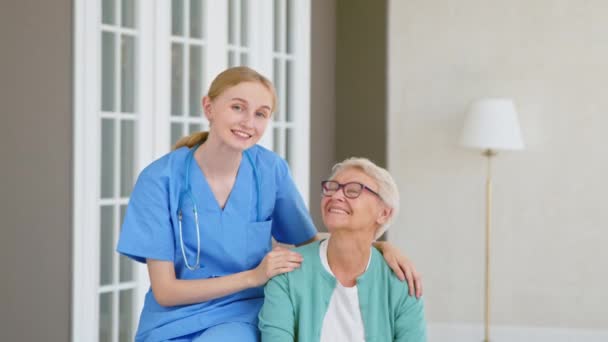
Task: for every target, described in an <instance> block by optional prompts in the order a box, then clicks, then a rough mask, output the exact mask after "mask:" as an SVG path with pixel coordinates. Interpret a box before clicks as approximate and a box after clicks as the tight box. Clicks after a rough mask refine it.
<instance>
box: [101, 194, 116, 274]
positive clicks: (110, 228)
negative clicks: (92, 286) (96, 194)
mask: <svg viewBox="0 0 608 342" xmlns="http://www.w3.org/2000/svg"><path fill="white" fill-rule="evenodd" d="M99 218H100V222H101V224H100V227H99V228H100V229H99V261H100V268H99V282H100V284H101V285H108V284H112V256H113V254H114V207H113V206H111V205H106V206H102V207H101V211H100V216H99Z"/></svg>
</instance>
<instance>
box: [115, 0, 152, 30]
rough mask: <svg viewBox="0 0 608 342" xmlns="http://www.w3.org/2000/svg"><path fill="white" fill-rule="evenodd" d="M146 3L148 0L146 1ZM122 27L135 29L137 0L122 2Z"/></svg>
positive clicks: (123, 0) (124, 0)
mask: <svg viewBox="0 0 608 342" xmlns="http://www.w3.org/2000/svg"><path fill="white" fill-rule="evenodd" d="M144 1H146V0H144ZM121 13H122V26H123V27H131V28H134V27H135V0H122V9H121Z"/></svg>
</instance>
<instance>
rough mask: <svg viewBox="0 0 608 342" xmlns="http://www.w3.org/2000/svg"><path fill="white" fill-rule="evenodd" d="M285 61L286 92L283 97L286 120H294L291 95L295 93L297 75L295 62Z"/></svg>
mask: <svg viewBox="0 0 608 342" xmlns="http://www.w3.org/2000/svg"><path fill="white" fill-rule="evenodd" d="M285 63H286V68H285V93H284V94H283V98H284V99H285V106H283V108H285V121H287V122H291V121H292V120H293V113H292V110H293V109H292V108H293V106H292V104H291V100H292V99H291V95H292V94H293V93H294V90H293V89H292V85H293V82H294V77H295V75H294V65H293V62H292V61H289V60H288V61H286V62H285Z"/></svg>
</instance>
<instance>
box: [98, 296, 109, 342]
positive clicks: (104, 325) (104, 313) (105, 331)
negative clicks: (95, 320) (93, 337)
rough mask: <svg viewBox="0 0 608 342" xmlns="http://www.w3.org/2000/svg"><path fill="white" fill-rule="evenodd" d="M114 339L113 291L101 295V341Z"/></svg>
mask: <svg viewBox="0 0 608 342" xmlns="http://www.w3.org/2000/svg"><path fill="white" fill-rule="evenodd" d="M106 341H107V342H111V341H112V293H102V294H100V295H99V342H106Z"/></svg>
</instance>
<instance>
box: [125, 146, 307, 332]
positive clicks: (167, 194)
mask: <svg viewBox="0 0 608 342" xmlns="http://www.w3.org/2000/svg"><path fill="white" fill-rule="evenodd" d="M189 152H190V149H188V148H185V147H183V148H180V149H178V150H176V151H173V152H171V153H169V154H167V155H165V156H164V157H162V158H160V159H158V160H157V161H155V162H153V163H152V164H150V165H149V166H148V167H146V168H145V169H144V170H143V171H142V173H141V174H140V176H139V178H138V180H137V183H136V185H135V188H134V189H133V192H132V195H131V199H130V201H129V206H128V209H127V213H126V216H125V220H124V223H123V227H122V231H121V235H120V239H119V242H118V247H117V250H118V252H120V253H122V254H123V255H126V256H128V257H130V258H132V259H134V260H136V261H139V262H145V260H146V259H155V260H165V261H172V262H173V263H174V265H175V273H176V277H177V278H178V279H205V278H213V277H220V276H225V275H229V274H234V273H238V272H242V271H245V270H249V269H252V268H255V267H256V266H257V265H258V264H259V263H260V261H261V260H262V258H263V257H264V256H265V254H266V253H267V252H268V251H269V250H270V247H271V236H273V237H274V238H275V239H276V240H277V241H279V242H283V243H289V244H300V243H302V242H305V241H307V240H310V239H311V238H312V237H314V235H315V234H316V229H315V227H314V225H313V223H312V220H311V218H310V215H309V214H308V211H307V209H306V206H305V204H304V201H303V199H302V197H301V195H300V194H299V192H298V191H297V189H296V187H295V184H294V182H293V179H292V178H291V176H290V173H289V169H288V167H287V163H286V162H285V161H284V160H283V159H281V158H280V157H279V156H277V155H276V154H275V153H274V152H272V151H269V150H267V149H265V148H263V147H261V146H257V145H256V146H254V147H252V148H250V149H248V150H246V151H245V152H244V155H243V157H242V160H241V163H240V166H239V170H238V172H237V176H236V179H235V182H234V185H233V188H232V190H231V192H230V195H229V197H228V199H227V201H226V204H225V206H224V208H223V209H222V208H220V206H219V204H218V202H217V200H216V198H215V196H214V194H213V191H211V188H210V186H209V184H208V182H207V180H206V179H205V176H204V173H203V172H202V171H201V169H200V168H199V166H198V164H197V163H196V160H194V158H192V159H190V160H189V158H187V155H188V153H189ZM245 154H249V155H248V156H246V155H245ZM248 158H251V162H249V161H248ZM187 161H189V162H190V163H192V164H190V168H191V171H190V177H189V179H190V186H191V189H192V195H193V197H194V200H195V201H196V206H197V207H198V212H199V213H198V215H199V227H200V268H199V269H196V270H194V271H191V270H189V269H188V268H187V267H186V266H185V263H184V258H183V254H182V252H181V246H180V241H179V229H178V225H177V222H178V219H177V211H178V203H179V199H180V194H181V193H182V192H183V191H185V185H184V177H185V173H186V165H187V164H186V163H187ZM254 167H255V170H254V169H253V168H254ZM254 171H255V172H254ZM256 173H257V175H258V176H257V181H259V182H260V184H259V187H258V186H256V175H255V174H256ZM258 188H259V189H262V190H261V191H262V192H263V193H261V194H258V193H257V192H258V191H257V189H258ZM258 199H259V203H258ZM193 205H194V204H193V203H192V201H191V200H186V201H184V202H183V203H181V207H182V210H183V215H184V216H183V221H182V222H183V223H182V230H183V241H184V248H185V255H186V257H187V258H188V260H189V263H190V264H192V263H193V262H194V261H195V259H196V251H197V240H196V228H195V223H194V222H195V221H194V217H193V214H192V208H193ZM263 295H264V294H263V288H262V287H259V288H250V289H246V290H243V291H240V292H237V293H234V294H231V295H228V296H225V297H221V298H217V299H214V300H210V301H206V302H202V303H197V304H191V305H185V306H176V307H163V306H161V305H159V304H158V303H157V302H156V300H155V298H154V295H153V293H152V291H151V289H150V290H149V291H148V293H147V294H146V299H145V303H144V308H143V311H142V314H141V318H140V323H139V328H138V332H137V336H136V340H138V341H139V340H141V341H143V340H145V341H162V340H167V339H171V338H178V337H182V336H186V335H189V334H192V333H195V332H197V331H201V330H204V329H206V328H208V327H211V326H214V325H217V324H221V323H228V322H244V323H251V324H257V314H258V312H259V309H260V307H261V305H262V302H263Z"/></svg>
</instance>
